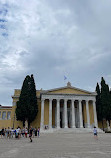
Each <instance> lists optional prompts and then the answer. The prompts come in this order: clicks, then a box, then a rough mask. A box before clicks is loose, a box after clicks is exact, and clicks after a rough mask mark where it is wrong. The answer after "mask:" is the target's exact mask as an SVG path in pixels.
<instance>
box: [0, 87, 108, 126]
mask: <svg viewBox="0 0 111 158" xmlns="http://www.w3.org/2000/svg"><path fill="white" fill-rule="evenodd" d="M41 91H42V90H41ZM41 91H36V94H37V98H38V100H37V101H38V114H37V117H36V118H35V120H34V121H33V122H32V123H31V125H32V126H33V127H40V120H41V100H40V93H41ZM50 93H58V94H60V93H63V94H67V93H69V94H87V93H86V92H82V91H79V90H76V89H75V90H74V89H71V88H67V89H60V90H55V91H52V92H50ZM19 96H20V90H15V91H14V96H13V106H12V109H10V110H9V109H0V111H1V112H2V111H4V110H5V111H11V119H10V120H0V129H1V128H2V127H4V128H8V127H14V128H17V127H18V126H20V127H21V128H23V124H22V122H21V121H17V120H16V115H15V109H16V102H17V101H18V100H19ZM55 106H56V104H55V102H53V103H52V116H53V117H52V125H53V126H55ZM68 106H69V105H68ZM82 107H83V120H84V124H87V115H86V104H85V102H84V103H83V106H82ZM89 114H90V124H91V125H93V123H94V113H93V105H92V102H89ZM48 124H49V101H48V100H45V103H44V125H48ZM98 125H99V127H102V124H101V122H99V123H98ZM104 126H105V127H106V122H104Z"/></svg>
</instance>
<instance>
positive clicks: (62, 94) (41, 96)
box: [0, 82, 98, 132]
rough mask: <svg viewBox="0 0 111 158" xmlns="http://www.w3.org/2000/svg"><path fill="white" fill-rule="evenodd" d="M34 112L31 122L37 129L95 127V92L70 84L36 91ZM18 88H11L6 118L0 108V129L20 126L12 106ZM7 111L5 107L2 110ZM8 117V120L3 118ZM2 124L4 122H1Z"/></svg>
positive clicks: (16, 97) (14, 103)
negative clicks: (12, 89)
mask: <svg viewBox="0 0 111 158" xmlns="http://www.w3.org/2000/svg"><path fill="white" fill-rule="evenodd" d="M36 95H37V102H38V114H37V117H36V118H35V120H34V121H33V122H32V123H31V125H32V126H33V127H40V129H41V131H49V132H50V131H54V130H60V129H69V130H73V129H74V130H75V129H80V130H81V129H91V128H93V127H94V125H95V126H96V127H98V122H97V114H96V104H95V101H96V93H95V92H89V91H86V90H82V89H79V88H75V87H73V86H71V83H70V82H68V83H67V86H65V87H60V88H55V89H50V90H42V89H41V90H37V91H36ZM19 96H20V90H19V89H15V91H14V95H13V96H12V99H13V105H12V107H9V109H10V110H9V111H10V117H9V118H8V117H6V116H5V117H4V116H3V112H5V109H4V108H2V107H1V108H0V122H1V124H0V129H1V128H2V127H4V128H5V127H6V128H7V127H8V126H10V127H13V128H17V126H20V127H21V128H22V127H23V125H22V122H20V121H17V120H16V115H15V108H16V103H17V101H18V100H19ZM6 111H7V110H6ZM7 118H8V119H7ZM4 121H5V122H6V123H5V122H4Z"/></svg>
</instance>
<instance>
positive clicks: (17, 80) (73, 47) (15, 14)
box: [0, 0, 111, 104]
mask: <svg viewBox="0 0 111 158" xmlns="http://www.w3.org/2000/svg"><path fill="white" fill-rule="evenodd" d="M95 3H96V5H95ZM110 4H111V2H110V1H107V2H104V1H103V0H102V1H100V0H99V1H94V0H91V1H88V0H85V1H84V3H83V2H82V1H78V0H68V1H67V0H56V1H52V0H47V1H46V0H33V1H32V0H28V1H27V0H22V1H21V2H20V1H19V0H11V1H10V0H1V1H0V10H1V11H0V19H2V20H1V21H0V41H2V42H1V44H0V59H1V62H0V78H1V81H0V86H1V85H2V88H1V90H0V91H1V96H0V97H1V98H3V97H5V96H2V91H3V85H4V86H8V87H10V88H9V89H10V90H9V91H8V93H7V92H6V93H7V94H8V95H9V94H10V96H11V95H12V94H11V93H10V91H11V92H12V89H14V88H20V87H21V85H22V82H23V79H24V78H25V75H27V74H31V73H33V74H35V80H36V82H37V88H41V87H42V88H53V87H57V86H62V85H61V84H63V81H62V78H63V76H64V75H65V74H66V75H67V76H68V78H69V80H70V81H71V82H72V83H73V84H74V85H73V86H78V87H79V88H85V89H86V88H88V87H91V88H88V89H93V88H92V87H94V89H95V86H96V82H98V80H99V79H100V77H101V76H108V75H110V74H111V73H110V69H109V68H110V66H111V63H110V58H111V51H110V50H111V46H110V40H111V33H110V28H111V21H110V13H111V10H110ZM3 19H4V20H5V22H3ZM3 27H4V28H5V29H3ZM36 74H37V76H36ZM106 78H107V77H106ZM107 80H108V82H109V84H111V83H110V78H108V79H107ZM46 81H47V84H46ZM5 90H6V89H5ZM7 103H8V104H9V100H8V101H7ZM10 103H11V98H10ZM2 104H6V102H4V101H2Z"/></svg>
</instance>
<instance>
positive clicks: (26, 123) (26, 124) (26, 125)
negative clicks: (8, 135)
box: [25, 120, 28, 128]
mask: <svg viewBox="0 0 111 158" xmlns="http://www.w3.org/2000/svg"><path fill="white" fill-rule="evenodd" d="M26 127H27V128H28V121H27V120H26V121H25V128H26Z"/></svg>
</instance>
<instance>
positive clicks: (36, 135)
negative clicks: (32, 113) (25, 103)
mask: <svg viewBox="0 0 111 158" xmlns="http://www.w3.org/2000/svg"><path fill="white" fill-rule="evenodd" d="M35 136H37V128H35Z"/></svg>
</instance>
